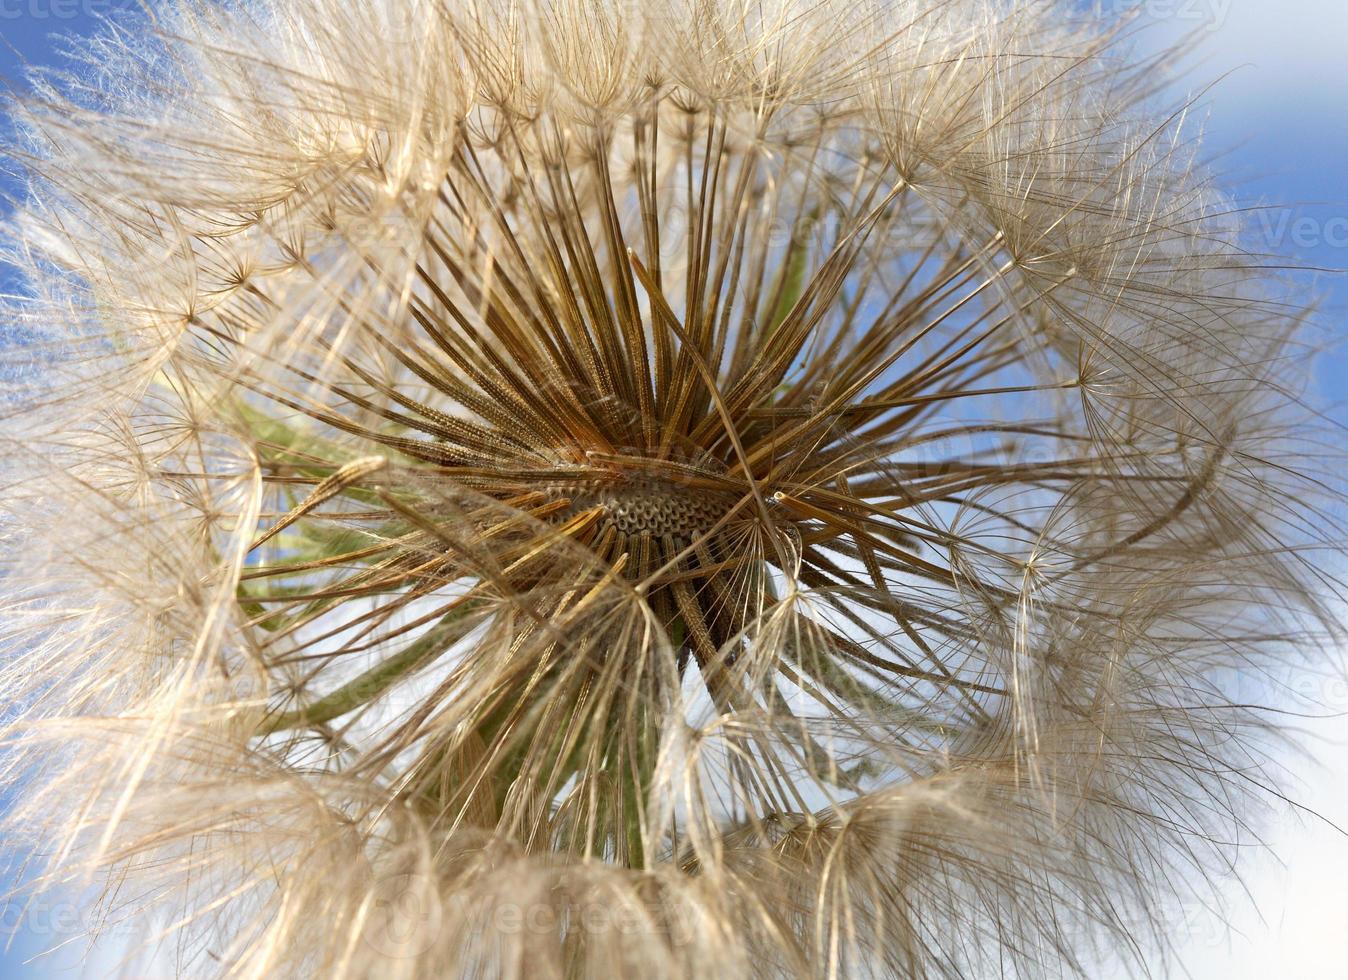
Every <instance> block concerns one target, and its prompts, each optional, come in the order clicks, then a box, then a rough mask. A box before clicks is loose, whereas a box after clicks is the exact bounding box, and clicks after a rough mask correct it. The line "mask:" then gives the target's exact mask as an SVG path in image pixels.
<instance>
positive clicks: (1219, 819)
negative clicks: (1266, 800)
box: [0, 0, 1338, 978]
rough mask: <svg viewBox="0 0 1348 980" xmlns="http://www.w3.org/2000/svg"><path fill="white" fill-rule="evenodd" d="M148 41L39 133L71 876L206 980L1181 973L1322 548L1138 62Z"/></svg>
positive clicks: (594, 21)
mask: <svg viewBox="0 0 1348 980" xmlns="http://www.w3.org/2000/svg"><path fill="white" fill-rule="evenodd" d="M163 18H164V19H163V20H162V21H161V22H160V23H159V24H158V29H157V30H156V31H155V32H148V31H147V32H146V36H144V37H136V36H134V32H127V33H122V34H108V35H106V36H105V37H104V38H103V39H102V40H99V41H97V42H94V46H93V47H91V48H90V49H89V52H88V56H89V59H90V62H91V63H92V64H93V65H95V66H96V67H97V68H98V71H97V72H96V73H94V74H93V75H91V76H89V77H88V78H86V77H85V76H74V77H69V78H62V79H55V80H53V81H51V83H50V84H48V85H46V86H45V87H43V88H41V89H40V94H41V98H40V99H39V100H38V101H36V102H33V103H31V104H29V105H27V106H25V107H24V109H23V110H22V111H23V118H24V122H25V125H26V127H27V129H26V132H27V134H28V138H29V139H30V141H31V146H30V147H29V151H28V152H29V155H30V157H31V161H30V166H31V168H32V171H33V175H34V176H33V191H34V192H33V195H32V197H31V199H30V201H29V203H28V205H27V208H26V210H25V211H24V212H23V213H22V215H21V216H20V217H19V218H18V219H17V221H16V223H15V225H14V228H13V230H12V231H11V233H10V234H9V236H8V238H7V241H8V243H9V246H10V248H11V250H12V252H13V253H14V256H15V259H16V261H17V262H18V263H19V264H20V265H21V266H22V267H23V268H25V269H26V271H27V273H28V276H29V280H30V282H31V283H32V287H33V290H34V295H35V297H36V298H33V299H32V300H31V301H30V302H28V303H26V304H22V305H21V306H20V308H19V309H18V311H17V313H16V315H18V316H21V317H23V318H24V322H25V323H26V324H28V325H29V326H30V329H32V330H34V331H37V332H38V333H39V334H44V333H45V336H46V340H47V341H49V345H46V346H44V342H40V343H38V344H36V345H32V346H29V347H26V348H25V349H24V350H22V351H19V353H18V355H17V356H19V357H29V356H32V354H33V352H34V351H42V352H49V351H50V352H54V356H51V357H48V358H47V360H48V361H49V362H50V363H47V364H46V365H44V367H43V369H42V371H41V372H39V373H38V374H37V375H35V377H36V378H37V380H36V381H35V383H33V384H32V385H31V386H29V387H27V388H24V389H22V390H21V391H20V393H19V396H18V397H17V398H15V399H14V400H13V407H12V409H11V410H10V413H9V414H10V419H11V425H10V427H9V429H8V430H7V433H6V439H7V445H8V446H9V448H10V449H11V450H12V451H11V453H10V456H11V459H12V461H13V465H12V466H11V468H10V469H11V471H12V476H11V480H10V485H9V493H8V494H7V499H6V511H7V514H8V515H9V516H8V517H7V518H6V520H7V522H8V523H7V525H6V533H7V537H8V539H9V543H10V547H9V549H8V556H9V561H10V563H11V566H10V570H9V572H8V574H7V579H6V582H7V592H8V593H9V594H8V595H7V597H6V599H5V605H6V609H7V614H8V616H9V619H10V622H11V623H13V625H11V626H9V627H8V628H7V630H6V633H7V637H6V640H7V643H8V645H9V647H10V648H11V649H12V651H13V655H12V656H11V658H10V659H9V660H8V661H7V663H6V667H5V673H4V675H3V677H4V680H3V688H0V690H3V692H4V694H5V696H6V697H7V698H8V699H9V700H10V701H12V702H14V703H18V704H22V705H23V706H24V710H23V711H22V713H21V717H19V719H18V720H17V721H15V722H14V723H13V724H11V725H10V726H9V728H8V729H7V735H8V738H9V743H10V744H11V746H12V750H11V752H10V755H9V757H8V758H9V762H8V765H9V772H10V774H11V776H12V777H13V779H15V780H23V781H24V785H25V787H27V788H26V789H25V791H24V793H23V797H22V800H21V802H20V803H19V804H18V805H17V806H16V808H15V812H14V813H13V814H12V815H11V817H10V818H9V826H10V827H11V828H12V829H13V832H15V833H20V832H22V833H28V834H30V835H32V836H33V837H34V838H35V840H36V841H37V842H38V846H39V849H40V850H41V852H42V853H43V854H44V855H46V856H48V857H50V858H52V861H51V873H50V876H49V880H50V882H52V883H59V882H61V881H64V880H79V881H83V880H86V878H87V876H89V875H93V876H95V878H96V880H98V881H100V882H103V883H105V884H106V893H105V895H106V897H105V900H104V901H105V907H104V911H105V912H106V915H107V916H108V917H109V919H110V920H111V921H117V920H119V919H121V918H126V919H128V920H129V921H134V922H152V923H157V924H158V925H159V926H161V927H162V928H163V929H164V934H165V935H170V936H172V937H174V938H173V940H172V943H173V949H174V950H175V951H176V957H177V960H176V965H177V968H178V970H179V971H180V972H181V974H182V975H184V976H203V975H221V976H259V977H260V976H316V977H327V976H343V977H355V976H378V977H381V978H386V977H403V976H406V977H440V976H511V977H513V976H526V975H527V976H530V977H534V976H540V975H541V976H668V977H684V976H726V977H731V976H765V977H766V976H819V977H840V976H856V977H869V976H905V977H907V976H915V977H924V976H970V975H977V976H982V975H994V974H999V973H1000V974H1006V975H1012V974H1015V975H1019V974H1026V975H1036V974H1040V973H1043V974H1058V973H1078V974H1083V975H1085V974H1088V973H1089V972H1090V971H1091V969H1092V965H1093V964H1094V963H1096V962H1097V961H1098V958H1099V957H1100V956H1119V957H1122V958H1124V959H1130V958H1136V957H1141V956H1145V955H1147V954H1148V951H1149V950H1150V949H1151V948H1153V947H1156V946H1161V947H1163V946H1164V945H1165V944H1166V935H1165V928H1164V926H1165V923H1164V918H1163V916H1164V913H1163V911H1161V910H1162V909H1163V908H1164V904H1163V903H1164V902H1165V901H1169V900H1173V899H1175V898H1176V897H1182V891H1181V890H1182V889H1183V888H1185V887H1186V886H1185V885H1184V884H1183V882H1184V881H1185V880H1192V879H1194V877H1195V876H1194V874H1193V869H1195V868H1197V869H1199V870H1200V872H1201V874H1200V875H1199V876H1197V877H1200V878H1201V877H1202V876H1203V875H1205V874H1213V875H1215V874H1217V873H1218V872H1219V871H1220V870H1221V869H1222V868H1223V863H1224V862H1226V861H1228V860H1229V857H1230V853H1231V851H1230V848H1231V846H1233V845H1234V844H1236V843H1239V842H1240V841H1241V840H1243V839H1245V838H1246V837H1247V836H1248V835H1249V834H1250V833H1251V830H1250V827H1251V826H1252V824H1251V823H1250V821H1251V819H1252V816H1253V814H1254V812H1255V809H1256V808H1257V805H1258V802H1259V800H1260V798H1261V789H1262V788H1263V784H1264V783H1265V781H1266V777H1265V776H1264V775H1261V774H1259V770H1258V768H1257V767H1258V766H1260V765H1262V764H1263V763H1264V760H1265V759H1266V756H1265V755H1264V752H1265V750H1266V747H1267V744H1268V741H1269V736H1270V735H1272V734H1273V732H1272V730H1271V729H1270V728H1269V726H1268V725H1267V724H1266V721H1265V717H1264V715H1263V714H1262V713H1261V712H1260V710H1259V709H1258V708H1257V706H1256V707H1252V706H1251V705H1250V704H1249V703H1248V699H1242V698H1234V697H1232V696H1231V694H1230V691H1229V690H1228V687H1227V685H1228V683H1229V677H1230V672H1231V671H1232V670H1235V669H1240V670H1245V671H1249V672H1259V671H1262V670H1268V669H1272V668H1273V667H1275V666H1278V665H1280V664H1288V663H1291V662H1292V658H1293V657H1296V658H1298V659H1300V658H1306V657H1308V656H1315V655H1317V654H1318V652H1319V651H1322V650H1324V649H1325V648H1326V646H1327V644H1328V643H1329V641H1330V640H1331V639H1332V638H1333V637H1334V636H1335V635H1337V631H1338V627H1337V623H1336V620H1335V618H1334V616H1333V614H1332V613H1331V611H1330V610H1329V609H1328V608H1327V605H1326V603H1327V599H1326V596H1327V594H1328V593H1329V592H1330V591H1331V590H1330V589H1329V588H1328V587H1327V585H1326V583H1327V582H1328V581H1329V580H1328V579H1327V577H1326V573H1325V571H1324V567H1325V566H1324V564H1323V562H1322V558H1321V557H1318V556H1319V555H1322V554H1324V553H1327V552H1328V551H1330V550H1332V549H1331V544H1332V540H1333V538H1334V537H1335V534H1336V533H1337V532H1335V531H1333V530H1332V528H1333V525H1332V523H1331V522H1330V521H1329V519H1328V518H1327V517H1324V516H1323V513H1322V510H1321V507H1322V505H1323V504H1324V503H1325V502H1326V500H1327V499H1328V497H1329V496H1330V494H1329V491H1327V490H1325V489H1324V486H1325V484H1323V483H1321V482H1317V479H1316V477H1315V474H1314V473H1313V472H1312V471H1311V466H1310V461H1311V459H1312V456H1311V450H1310V449H1309V448H1308V442H1306V441H1305V440H1309V439H1311V438H1313V437H1314V431H1315V430H1314V422H1313V420H1308V419H1304V418H1302V417H1301V413H1299V411H1298V410H1297V407H1296V405H1297V403H1296V400H1295V398H1293V397H1291V396H1289V394H1288V392H1289V391H1290V390H1292V388H1294V385H1295V379H1296V377H1297V373H1298V372H1299V371H1300V370H1302V369H1301V368H1300V367H1298V361H1297V356H1298V352H1299V350H1300V348H1299V346H1298V345H1299V344H1300V339H1299V338H1300V336H1301V331H1302V323H1301V319H1302V317H1301V315H1300V314H1297V313H1296V312H1295V311H1291V310H1289V308H1288V307H1287V306H1285V305H1280V304H1279V303H1278V302H1277V301H1276V300H1277V297H1278V292H1277V290H1278V288H1279V284H1278V282H1277V281H1276V279H1275V278H1272V276H1271V274H1270V273H1269V272H1268V271H1267V269H1266V268H1265V263H1263V262H1261V260H1259V259H1258V258H1257V257H1252V256H1251V255H1249V254H1248V253H1247V252H1246V251H1245V250H1244V249H1243V248H1242V242H1241V229H1240V226H1239V222H1238V220H1237V219H1236V217H1235V216H1234V215H1233V213H1232V212H1231V211H1230V210H1229V209H1228V208H1227V207H1226V206H1225V205H1224V204H1223V203H1222V200H1221V198H1220V196H1219V195H1217V194H1216V193H1215V192H1214V191H1213V190H1212V188H1211V187H1210V186H1209V184H1208V180H1207V177H1206V176H1205V175H1204V173H1203V172H1202V171H1201V169H1200V168H1198V167H1197V166H1196V165H1195V164H1194V162H1193V153H1194V148H1193V146H1192V144H1191V143H1190V142H1189V141H1187V139H1186V138H1184V137H1183V134H1182V131H1181V127H1180V124H1179V122H1178V121H1177V119H1171V120H1168V121H1166V120H1158V119H1156V118H1154V117H1153V116H1152V115H1151V114H1150V113H1151V112H1152V110H1151V108H1150V100H1151V96H1152V94H1153V93H1152V92H1151V89H1150V86H1151V85H1152V84H1153V82H1152V77H1153V75H1152V72H1151V70H1150V69H1151V67H1152V66H1150V65H1147V64H1135V63H1132V62H1130V61H1129V60H1128V58H1127V53H1126V51H1124V50H1123V49H1122V48H1119V47H1118V44H1119V42H1118V39H1117V38H1114V37H1111V36H1102V35H1100V34H1099V33H1098V32H1097V31H1096V30H1094V29H1093V28H1091V27H1090V26H1089V25H1082V24H1075V23H1073V21H1072V20H1071V18H1070V17H1068V16H1066V13H1065V10H1064V9H1063V8H1062V7H1060V6H1059V5H1056V4H1053V3H1024V4H1016V5H1010V4H996V3H990V2H982V0H946V2H938V0H930V2H928V0H912V2H908V0H905V2H898V0H895V2H876V3H862V4H853V3H842V2H834V0H770V2H766V3H764V2H761V0H754V2H752V3H750V2H747V0H658V2H655V3H651V4H643V5H628V4H625V3H621V2H618V0H597V2H593V3H575V2H570V0H539V2H537V3H535V4H525V3H518V4H517V3H514V2H511V0H472V2H468V3H466V4H463V5H441V4H436V3H429V2H425V3H423V2H418V0H378V2H371V3H365V4H360V5H354V6H353V5H347V4H338V3H333V2H330V0H284V2H281V0H276V2H271V3H257V4H242V5H238V6H235V5H227V4H219V5H217V4H210V3H194V2H183V3H179V4H177V5H175V6H173V7H171V8H170V9H169V10H168V11H167V12H166V13H164V14H163ZM90 79H91V80H90ZM1317 549H1318V550H1317ZM146 934H147V935H155V933H154V932H147V933H146Z"/></svg>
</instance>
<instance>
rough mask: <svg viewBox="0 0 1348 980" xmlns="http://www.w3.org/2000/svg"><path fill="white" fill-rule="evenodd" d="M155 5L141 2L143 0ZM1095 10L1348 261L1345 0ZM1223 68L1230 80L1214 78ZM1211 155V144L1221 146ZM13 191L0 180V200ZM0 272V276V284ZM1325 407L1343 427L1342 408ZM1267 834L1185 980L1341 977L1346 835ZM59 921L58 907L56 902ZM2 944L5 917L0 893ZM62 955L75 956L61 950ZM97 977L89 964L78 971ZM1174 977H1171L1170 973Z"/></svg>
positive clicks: (1318, 803)
mask: <svg viewBox="0 0 1348 980" xmlns="http://www.w3.org/2000/svg"><path fill="white" fill-rule="evenodd" d="M147 2H149V3H151V4H153V2H154V0H147ZM136 3H137V0H0V79H3V81H4V83H5V84H7V85H9V86H21V81H20V78H21V74H22V65H23V64H24V63H29V64H35V65H46V64H54V63H57V62H58V61H59V56H58V54H57V51H58V49H59V45H57V44H56V43H55V42H54V40H53V37H52V35H54V34H62V33H79V32H83V31H88V30H91V29H93V26H94V24H95V22H96V17H97V16H98V15H99V14H102V13H106V12H109V11H115V10H118V9H124V8H132V7H134V6H136ZM1077 5H1078V7H1079V8H1080V9H1082V10H1083V11H1088V12H1092V13H1095V14H1097V15H1098V16H1100V17H1103V18H1109V19H1113V18H1117V17H1127V16H1131V17H1135V18H1138V20H1139V21H1140V22H1141V23H1142V24H1144V25H1146V26H1147V27H1148V31H1147V32H1146V35H1145V36H1147V37H1149V38H1150V40H1149V41H1147V42H1145V43H1163V42H1164V41H1165V40H1166V39H1168V38H1175V37H1178V36H1180V35H1183V34H1186V33H1195V34H1196V35H1197V37H1198V39H1199V42H1200V46H1199V48H1198V51H1197V54H1196V55H1195V56H1194V57H1193V58H1191V59H1190V63H1189V65H1188V67H1189V70H1188V71H1187V72H1185V73H1183V77H1182V79H1181V80H1180V81H1179V82H1178V83H1177V85H1176V87H1175V93H1176V94H1177V95H1178V96H1181V97H1182V96H1184V95H1185V94H1186V92H1189V91H1191V90H1192V91H1194V92H1197V91H1198V90H1200V89H1201V88H1202V87H1203V86H1204V85H1205V84H1206V83H1207V82H1209V81H1211V80H1213V79H1215V78H1217V77H1219V76H1225V77H1224V78H1223V80H1222V81H1221V82H1220V84H1218V85H1217V87H1216V88H1215V89H1213V90H1212V91H1210V92H1209V93H1207V94H1206V95H1205V96H1203V97H1202V99H1201V101H1200V103H1199V106H1198V108H1197V118H1198V119H1199V120H1204V119H1205V120H1206V122H1205V127H1206V129H1207V132H1208V142H1207V145H1208V147H1209V151H1210V152H1211V153H1212V154H1214V165H1215V166H1216V167H1217V169H1218V170H1219V171H1220V172H1221V173H1222V174H1223V175H1224V177H1225V179H1226V181H1227V183H1228V186H1229V187H1230V188H1231V189H1232V190H1233V191H1235V192H1236V194H1237V198H1238V200H1239V201H1241V202H1242V203H1244V204H1249V205H1272V207H1269V208H1268V209H1267V210H1263V211H1260V212H1258V213H1256V215H1255V217H1254V225H1255V229H1256V231H1257V232H1258V234H1259V236H1260V238H1261V239H1262V241H1263V242H1264V243H1265V244H1266V246H1267V248H1268V250H1269V251H1272V252H1278V253H1282V254H1288V255H1293V256H1295V257H1296V258H1297V259H1299V260H1300V261H1301V262H1302V263H1304V264H1306V265H1310V266H1319V267H1323V268H1329V269H1339V268H1343V267H1345V266H1348V58H1345V50H1348V3H1345V2H1343V0H1279V2H1274V0H1077ZM1228 73H1229V74H1228ZM1218 151H1222V152H1221V154H1220V156H1218V155H1217V152H1218ZM13 192H14V185H13V183H12V181H10V180H8V179H7V178H6V177H5V176H4V175H3V174H0V196H8V195H9V194H12V193H13ZM1300 279H1301V280H1302V281H1303V282H1304V283H1305V287H1306V290H1307V292H1308V294H1309V293H1311V292H1314V293H1316V294H1317V295H1322V296H1323V297H1324V302H1325V306H1324V317H1323V318H1324V321H1325V323H1326V324H1327V326H1328V327H1329V332H1330V334H1331V335H1332V336H1333V337H1334V338H1336V339H1337V340H1338V341H1339V342H1340V343H1342V341H1343V340H1344V339H1348V332H1345V329H1344V327H1343V326H1342V325H1343V324H1344V322H1345V319H1344V315H1343V311H1344V310H1348V279H1345V278H1344V277H1342V276H1333V275H1326V274H1315V273H1304V274H1301V275H1300ZM7 282H8V280H7V279H6V277H5V276H4V275H3V273H0V288H4V287H5V286H6V284H7ZM1317 382H1318V387H1319V389H1320V392H1319V394H1320V397H1321V399H1322V400H1323V401H1332V402H1337V401H1340V400H1342V399H1343V398H1344V396H1345V393H1346V392H1348V385H1346V384H1345V382H1348V355H1345V353H1344V352H1343V351H1342V350H1338V351H1334V352H1331V353H1330V355H1329V356H1327V357H1326V358H1325V359H1324V362H1323V365H1322V368H1321V371H1320V373H1319V375H1318V378H1317ZM1332 414H1334V416H1335V417H1336V418H1337V419H1338V420H1339V421H1341V422H1344V423H1348V409H1345V408H1344V407H1343V406H1338V407H1336V408H1335V409H1333V410H1332ZM1315 693H1318V694H1321V695H1323V699H1324V700H1325V701H1327V702H1328V703H1329V704H1330V706H1331V707H1333V708H1334V709H1335V710H1337V711H1342V712H1348V684H1345V683H1343V682H1333V681H1331V682H1328V683H1327V684H1326V685H1325V687H1324V690H1323V691H1320V692H1315ZM1308 727H1309V728H1311V730H1312V731H1313V732H1314V733H1315V735H1316V736H1317V737H1318V738H1319V739H1321V741H1320V742H1319V743H1318V745H1317V747H1316V754H1317V755H1318V756H1319V759H1320V763H1321V764H1320V765H1318V766H1311V765H1308V764H1297V765H1296V767H1295V769H1296V772H1297V774H1298V776H1299V777H1300V778H1301V779H1302V780H1303V786H1302V787H1301V797H1300V798H1302V799H1304V800H1305V801H1306V802H1307V803H1308V804H1309V805H1310V806H1312V807H1314V808H1315V809H1317V810H1318V811H1319V812H1321V813H1322V814H1323V815H1324V816H1325V817H1327V818H1329V819H1331V820H1334V821H1336V822H1337V823H1339V824H1340V825H1342V826H1346V827H1348V720H1345V719H1344V718H1339V719H1327V720H1324V721H1319V722H1315V723H1312V724H1310V725H1309V726H1308ZM1270 840H1271V843H1272V844H1273V845H1274V847H1275V848H1276V849H1277V850H1278V851H1279V854H1280V857H1281V858H1282V859H1283V863H1281V864H1280V863H1278V862H1277V861H1274V860H1273V859H1272V858H1271V857H1270V856H1269V855H1267V854H1261V853H1259V852H1251V854H1250V855H1249V856H1248V858H1247V863H1246V866H1245V869H1244V870H1245V871H1246V872H1247V873H1248V874H1249V875H1250V890H1251V893H1252V895H1253V896H1254V897H1255V899H1257V900H1258V902H1259V904H1260V906H1261V908H1262V910H1263V916H1262V918H1261V917H1260V916H1258V915H1255V914H1253V913H1250V912H1239V911H1238V912H1236V913H1235V915H1234V921H1235V924H1236V927H1237V931H1236V934H1235V935H1233V936H1228V935H1227V934H1226V932H1225V930H1223V929H1220V928H1219V927H1218V926H1217V924H1216V923H1215V921H1214V920H1212V919H1211V918H1210V917H1208V915H1207V913H1206V912H1205V911H1204V910H1202V909H1195V910H1191V912H1190V913H1189V914H1186V915H1184V916H1183V917H1182V921H1178V922H1177V923H1176V932H1177V935H1178V936H1180V937H1181V943H1182V947H1183V960H1182V967H1183V969H1184V970H1187V972H1188V974H1189V975H1190V976H1192V977H1194V978H1196V980H1209V978H1221V980H1256V978H1261V980H1262V978H1264V977H1269V976H1281V977H1288V978H1292V980H1341V978H1344V977H1346V976H1348V972H1345V971H1348V927H1345V925H1344V923H1343V915H1344V912H1343V909H1344V898H1345V890H1346V889H1348V886H1345V885H1344V882H1345V881H1348V839H1345V838H1344V837H1343V836H1342V835H1340V834H1337V833H1336V832H1334V831H1332V830H1331V829H1330V828H1328V827H1327V826H1326V825H1325V824H1323V823H1322V822H1319V821H1315V820H1313V819H1307V820H1297V819H1295V818H1294V817H1292V816H1291V815H1290V814H1287V815H1284V817H1283V818H1281V819H1280V820H1279V821H1278V822H1277V823H1276V824H1275V825H1274V826H1273V827H1272V828H1271V832H1270ZM56 912H57V917H58V918H57V921H59V915H60V914H62V910H56ZM0 913H3V914H0V939H3V938H6V937H7V936H8V932H7V930H8V929H10V928H11V927H12V925H13V922H14V921H15V914H16V913H15V911H14V910H10V909H5V907H4V905H3V903H0ZM40 915H41V916H42V919H41V923H45V924H46V925H42V924H41V923H39V922H38V917H36V916H35V917H34V918H33V924H32V925H30V926H27V927H24V928H20V929H18V930H17V933H16V935H15V943H14V945H13V946H12V947H11V949H10V951H9V953H8V954H5V955H0V980H8V978H19V977H23V978H35V977H52V976H75V975H77V971H72V970H70V969H69V968H68V965H67V967H66V968H65V969H63V968H62V967H61V965H60V963H59V962H50V961H42V962H39V963H33V964H27V965H26V964H25V960H26V959H27V958H28V957H29V956H31V954H32V953H33V952H35V951H36V949H37V948H38V947H39V946H40V945H41V943H42V941H43V939H44V937H43V936H42V935H37V933H42V932H44V931H45V930H46V929H47V928H48V927H49V926H50V925H52V924H53V916H52V912H51V910H47V911H44V912H41V913H40ZM65 959H66V961H67V964H68V962H69V961H71V960H73V957H65ZM100 972H101V971H100V970H98V968H97V967H96V966H95V967H93V968H92V969H91V970H90V971H89V975H98V974H99V973H100ZM1181 975H1183V972H1181Z"/></svg>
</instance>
